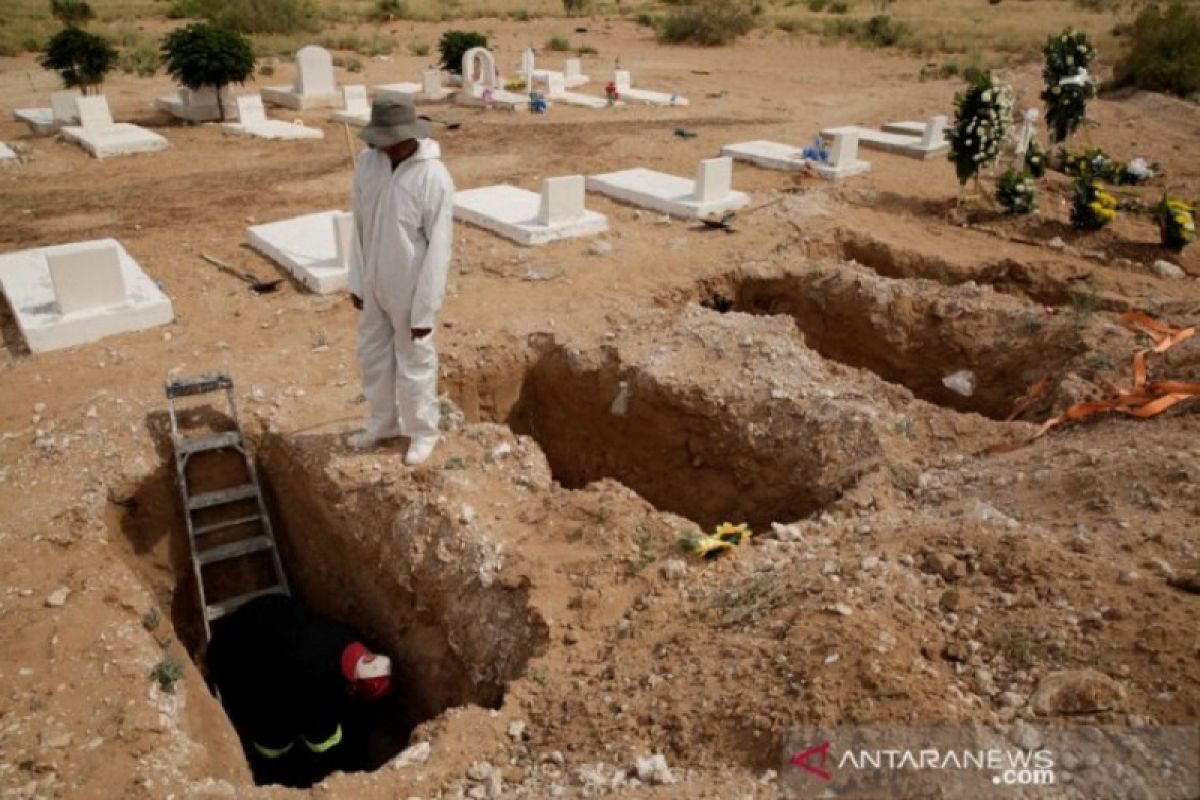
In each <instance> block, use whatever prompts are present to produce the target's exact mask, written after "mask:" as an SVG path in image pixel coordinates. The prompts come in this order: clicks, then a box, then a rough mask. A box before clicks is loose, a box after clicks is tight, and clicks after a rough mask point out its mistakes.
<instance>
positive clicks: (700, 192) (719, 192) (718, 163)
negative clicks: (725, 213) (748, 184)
mask: <svg viewBox="0 0 1200 800" xmlns="http://www.w3.org/2000/svg"><path fill="white" fill-rule="evenodd" d="M732 188H733V159H732V158H706V159H704V160H703V161H701V162H700V168H699V170H697V172H696V200H697V201H698V202H700V203H711V202H713V201H715V200H720V199H721V198H723V197H725V196H726V195H727V194H729V191H730V190H731V189H732Z"/></svg>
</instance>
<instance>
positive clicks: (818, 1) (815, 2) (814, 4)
mask: <svg viewBox="0 0 1200 800" xmlns="http://www.w3.org/2000/svg"><path fill="white" fill-rule="evenodd" d="M825 4H826V0H808V3H807V5H808V10H809V11H812V12H814V13H820V12H822V11H824V10H825Z"/></svg>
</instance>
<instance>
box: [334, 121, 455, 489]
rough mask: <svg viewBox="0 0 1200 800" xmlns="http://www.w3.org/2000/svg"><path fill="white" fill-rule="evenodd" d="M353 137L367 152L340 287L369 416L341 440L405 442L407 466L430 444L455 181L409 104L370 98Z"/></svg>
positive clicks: (357, 180)
mask: <svg viewBox="0 0 1200 800" xmlns="http://www.w3.org/2000/svg"><path fill="white" fill-rule="evenodd" d="M359 137H361V138H362V140H363V141H365V142H366V143H367V144H368V145H370V148H369V149H368V150H365V151H364V152H363V153H362V154H361V155H360V156H359V158H358V165H357V168H356V169H355V170H354V184H353V188H352V190H351V194H352V197H351V207H352V209H353V211H354V236H353V240H354V241H353V242H352V243H351V248H350V249H351V255H350V276H349V284H350V286H349V288H350V299H351V301H352V302H353V303H354V307H355V308H357V309H358V310H359V312H360V314H359V319H358V364H359V369H361V370H362V382H363V396H364V397H366V400H367V405H368V407H369V408H370V412H371V415H370V417H369V418H368V420H367V425H366V428H365V429H364V430H362V431H360V432H358V433H355V434H353V435H351V436H350V438H349V440H348V443H349V445H350V446H351V447H355V448H366V447H372V446H374V445H376V444H377V443H379V442H380V441H381V440H383V439H390V438H393V437H396V436H407V437H408V439H409V443H408V452H407V453H406V454H405V457H404V461H405V463H406V464H410V465H416V464H421V463H423V462H424V461H425V460H426V459H428V458H429V456H430V454H431V453H432V452H433V448H434V447H435V446H436V445H437V441H438V417H439V413H438V399H437V379H438V366H437V353H436V352H435V351H434V344H433V331H434V327H435V325H436V316H437V312H438V310H439V309H440V308H441V306H442V297H443V296H444V295H445V291H446V268H447V266H448V264H449V262H450V247H451V242H452V233H451V222H452V219H453V210H454V209H453V205H454V182H453V181H452V180H451V178H450V173H449V172H448V171H447V170H446V167H445V165H444V164H442V162H441V160H440V156H441V150H440V149H439V147H438V143H437V142H435V141H434V140H433V139H430V138H429V123H428V122H427V121H425V120H422V119H420V118H418V117H417V115H416V111H415V110H414V109H413V107H412V106H411V105H408V104H405V103H399V102H396V101H389V100H383V101H380V100H377V101H375V103H374V104H373V105H372V106H371V121H370V123H369V124H368V125H367V126H366V127H364V128H363V129H362V131H361V132H360V133H359Z"/></svg>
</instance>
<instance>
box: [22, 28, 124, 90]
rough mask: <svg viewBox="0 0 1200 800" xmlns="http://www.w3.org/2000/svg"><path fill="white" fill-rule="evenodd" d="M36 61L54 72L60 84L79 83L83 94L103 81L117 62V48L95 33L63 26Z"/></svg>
mask: <svg viewBox="0 0 1200 800" xmlns="http://www.w3.org/2000/svg"><path fill="white" fill-rule="evenodd" d="M38 63H40V64H41V65H42V66H43V67H45V68H46V69H52V70H54V71H55V72H57V73H58V74H59V76H60V77H61V78H62V82H63V86H65V87H67V88H68V89H74V88H76V87H78V88H79V89H82V90H83V92H84V93H85V94H86V93H87V92H89V91H92V90H94V89H96V88H97V87H99V86H100V84H102V83H104V76H105V75H107V74H108V73H109V72H110V71H111V70H112V68H113V67H115V66H116V65H117V51H116V50H114V49H113V47H112V45H110V44H109V43H108V42H106V41H104V39H101V38H100V37H99V36H97V35H96V34H94V33H88V32H87V31H84V30H80V29H79V28H73V27H66V28H63V29H62V30H61V31H59V32H58V33H56V34H54V36H53V37H52V38H51V39H50V41H49V42H48V43H47V44H46V52H45V54H43V55H42V57H41V59H40V60H39V61H38Z"/></svg>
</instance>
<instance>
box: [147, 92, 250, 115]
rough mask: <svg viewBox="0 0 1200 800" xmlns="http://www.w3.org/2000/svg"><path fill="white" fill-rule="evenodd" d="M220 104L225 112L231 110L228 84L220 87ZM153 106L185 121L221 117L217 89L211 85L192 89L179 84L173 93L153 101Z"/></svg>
mask: <svg viewBox="0 0 1200 800" xmlns="http://www.w3.org/2000/svg"><path fill="white" fill-rule="evenodd" d="M221 104H222V105H223V106H224V108H225V113H226V114H229V113H230V112H231V111H232V110H233V93H232V92H231V91H230V90H229V87H228V86H224V87H222V89H221ZM154 106H155V107H156V108H158V109H159V110H160V111H165V112H167V113H168V114H170V115H171V116H173V117H176V118H177V119H182V120H185V121H187V122H216V121H217V120H219V119H221V105H218V103H217V90H216V88H214V87H212V86H205V87H203V88H202V89H199V90H195V91H193V90H192V89H189V88H187V87H186V86H180V87H179V89H178V90H177V91H176V92H175V94H169V95H164V96H163V97H160V98H158V99H157V100H155V101H154Z"/></svg>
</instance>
